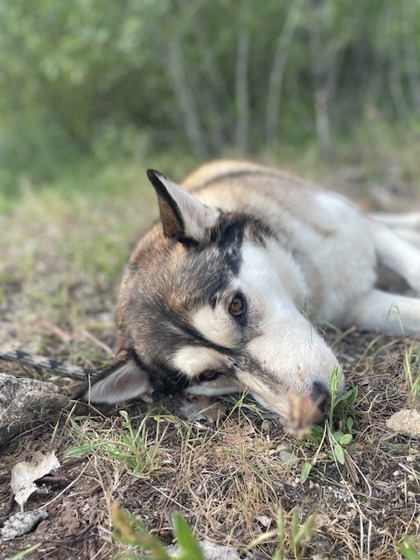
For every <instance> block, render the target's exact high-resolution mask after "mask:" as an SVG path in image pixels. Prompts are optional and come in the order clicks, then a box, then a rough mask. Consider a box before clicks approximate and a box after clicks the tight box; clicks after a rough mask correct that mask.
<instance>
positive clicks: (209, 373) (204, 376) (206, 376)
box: [200, 369, 220, 381]
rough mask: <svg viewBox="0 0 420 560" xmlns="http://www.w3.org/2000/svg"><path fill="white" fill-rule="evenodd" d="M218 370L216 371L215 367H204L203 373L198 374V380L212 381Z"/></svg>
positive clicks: (218, 372) (217, 375) (218, 373)
mask: <svg viewBox="0 0 420 560" xmlns="http://www.w3.org/2000/svg"><path fill="white" fill-rule="evenodd" d="M219 375H220V371H216V370H215V369H206V370H205V371H203V373H201V374H200V381H212V380H213V379H216V377H219Z"/></svg>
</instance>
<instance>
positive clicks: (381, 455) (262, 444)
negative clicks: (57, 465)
mask: <svg viewBox="0 0 420 560" xmlns="http://www.w3.org/2000/svg"><path fill="white" fill-rule="evenodd" d="M130 181H131V182H132V181H133V180H132V179H130ZM130 181H128V183H127V185H128V186H127V187H126V191H125V192H121V193H113V194H112V195H108V198H106V199H104V200H102V201H101V203H100V204H98V202H97V199H96V198H95V197H90V196H86V195H83V194H81V193H80V192H79V194H77V193H76V194H73V195H72V196H71V197H70V198H69V197H68V196H63V193H60V192H59V191H58V192H55V191H54V190H52V189H47V190H44V191H42V192H34V191H31V190H29V191H28V192H26V193H24V194H23V195H22V197H21V198H20V199H19V201H18V202H17V203H16V204H15V205H13V206H12V208H11V210H10V212H9V214H8V215H3V216H1V217H0V220H1V227H2V231H4V232H5V234H4V235H2V238H1V239H0V252H1V254H2V263H1V266H2V269H1V270H0V278H1V279H2V289H1V291H0V313H1V316H2V320H1V323H0V343H2V342H6V341H11V340H17V341H18V342H19V344H21V345H26V347H27V348H28V349H30V350H32V351H36V352H43V353H45V354H47V355H51V356H54V357H66V358H70V360H71V361H72V362H74V363H79V364H81V365H88V366H90V365H92V364H95V365H97V364H100V363H103V362H105V361H106V360H107V359H108V355H109V348H112V347H113V345H114V337H115V331H114V326H113V318H112V309H113V304H114V301H115V293H116V288H117V285H118V276H119V272H120V269H121V266H122V263H123V262H124V261H125V259H126V256H127V255H128V252H129V243H128V240H134V239H135V236H136V234H137V233H138V232H139V231H141V229H142V228H143V227H144V223H145V222H150V221H151V219H152V216H154V215H155V212H156V209H155V207H154V206H152V205H151V204H152V203H151V202H150V201H151V198H148V197H147V198H143V194H141V196H142V198H141V201H142V202H141V203H140V202H139V205H138V206H137V207H135V205H133V204H128V205H127V204H126V202H125V200H126V198H127V196H129V197H131V198H132V197H135V196H137V195H136V194H135V190H134V188H133V185H132V183H131V182H130ZM138 196H139V199H140V193H139V195H138ZM145 201H146V202H145ZM326 336H327V338H328V340H329V341H330V342H331V344H332V346H333V347H334V350H335V351H336V353H337V354H338V356H339V358H340V360H341V361H342V362H343V364H344V367H345V370H346V372H347V378H348V384H349V385H356V386H357V387H358V389H359V395H358V398H357V401H356V403H355V404H354V406H353V407H352V408H351V410H347V411H346V410H344V411H342V412H341V414H339V415H337V416H336V418H335V420H334V425H333V426H332V427H331V428H332V430H333V431H336V430H339V429H341V430H342V431H343V432H346V433H351V435H352V437H353V439H352V441H351V443H349V444H348V445H346V446H345V448H344V451H345V463H344V465H342V464H341V463H340V462H339V461H337V458H336V457H335V456H334V453H333V452H332V450H331V446H330V443H329V441H328V437H325V438H324V439H323V440H322V439H321V437H320V436H317V435H316V434H315V436H314V437H313V438H312V439H311V438H310V439H309V440H307V441H305V442H301V443H298V442H296V441H295V440H294V438H293V437H292V436H291V435H289V434H287V433H286V432H285V431H284V430H283V429H282V428H281V427H280V426H279V424H278V423H277V421H276V419H274V418H271V417H268V416H263V415H262V414H261V413H260V412H259V411H258V410H257V408H256V407H255V405H254V404H253V403H252V402H249V401H247V400H244V401H241V402H240V403H239V404H238V403H236V404H235V403H234V402H233V401H229V402H228V403H227V405H226V415H225V416H224V417H223V418H222V419H220V420H219V421H216V422H214V423H203V422H201V423H200V422H197V421H192V420H188V421H187V420H183V419H181V418H180V407H181V405H182V404H183V399H182V398H178V397H177V398H167V399H162V400H161V401H158V402H156V403H152V404H147V403H140V404H131V405H129V406H127V407H125V410H126V411H127V414H128V416H125V417H124V416H122V415H121V414H120V413H119V412H118V409H112V410H108V411H106V412H103V413H98V412H97V411H95V410H93V409H89V414H88V415H86V411H78V413H79V416H76V415H75V413H73V414H72V415H71V416H70V417H63V418H61V419H59V421H58V422H57V424H55V425H45V426H40V427H38V428H37V429H36V430H33V431H31V432H30V433H26V434H22V435H21V436H20V437H18V438H16V439H15V440H14V441H13V442H12V443H11V444H10V445H9V446H8V447H7V448H5V449H3V450H1V451H0V464H1V467H0V477H1V478H0V483H1V484H0V504H1V505H0V520H2V519H4V518H6V517H7V516H8V515H10V513H11V512H12V511H15V509H16V508H15V506H14V505H13V502H12V500H11V495H10V490H9V484H8V482H9V476H10V469H11V467H12V466H13V464H14V463H16V462H17V461H19V460H24V459H26V458H27V457H28V456H29V455H30V454H31V453H32V452H33V451H35V450H44V451H45V450H48V449H51V448H53V449H55V450H56V453H57V455H58V457H59V459H60V461H61V462H62V468H61V474H60V477H59V478H58V479H57V481H55V482H54V481H51V480H49V481H47V482H45V483H44V484H43V486H42V488H43V489H42V492H39V493H38V494H36V495H34V496H33V497H32V498H30V501H29V504H28V508H35V507H38V506H41V505H43V504H45V503H47V502H49V505H48V507H47V510H48V512H49V514H50V517H49V519H48V520H46V521H44V522H42V524H41V525H40V526H39V527H38V529H37V530H36V531H35V532H34V533H32V534H29V535H26V536H25V537H22V538H20V539H18V540H17V541H13V542H10V543H4V544H3V545H2V548H1V552H0V558H8V557H10V556H12V555H13V554H14V553H16V552H17V551H18V550H25V549H26V548H28V547H30V546H32V545H33V544H36V543H41V544H40V547H39V548H38V549H37V550H36V551H34V552H32V553H31V555H30V556H29V557H30V558H31V559H41V558H42V559H43V560H44V559H47V558H48V559H55V558H57V559H60V560H62V559H63V558H69V559H76V558H89V559H91V560H93V559H105V558H111V557H112V556H113V555H114V554H115V553H116V552H117V550H119V551H120V552H121V553H127V549H126V548H124V547H123V546H122V545H117V544H115V543H114V542H113V541H112V526H111V521H110V511H111V506H112V504H113V502H115V501H116V502H118V503H119V505H120V506H121V507H124V508H126V509H127V510H128V511H130V512H131V513H134V514H136V515H138V516H139V517H141V519H143V520H144V521H145V522H146V523H147V525H148V526H149V527H150V528H151V530H152V532H153V533H154V534H155V535H157V536H158V537H159V538H161V539H162V540H163V541H164V542H167V543H169V542H171V540H172V538H173V532H172V526H171V515H172V513H173V512H174V511H179V512H181V513H182V514H183V515H184V516H185V518H186V519H187V520H188V521H189V523H190V524H191V526H192V527H193V529H194V532H195V534H196V535H198V536H200V537H204V536H207V537H208V538H210V539H212V540H214V541H216V542H219V543H223V544H232V545H233V546H234V547H236V548H237V549H238V550H240V551H242V553H243V555H244V557H246V558H253V559H269V558H272V556H273V554H274V551H275V549H276V547H278V546H279V538H278V534H277V535H275V534H274V533H273V534H272V535H271V536H270V538H268V539H261V543H260V544H256V545H255V546H254V547H253V548H252V550H251V551H250V552H246V548H247V546H248V545H249V544H250V543H251V542H252V541H254V539H258V538H259V537H260V535H262V534H264V533H267V532H270V531H272V530H274V529H276V522H277V521H276V520H277V518H278V513H279V511H282V512H283V514H284V527H285V535H284V538H283V546H284V554H285V556H284V557H285V558H294V557H295V555H296V551H294V543H293V536H292V532H291V524H292V518H293V514H294V512H298V514H299V522H300V523H301V524H303V523H305V521H307V520H308V518H309V517H310V515H312V514H315V520H316V521H315V529H314V533H313V535H312V538H311V540H310V543H309V546H308V548H307V550H306V552H305V553H304V555H303V558H311V557H314V555H318V556H317V558H323V559H325V560H326V559H340V560H345V559H359V558H360V559H369V560H375V559H377V560H379V559H380V560H383V559H393V558H399V557H400V556H399V552H398V551H397V548H396V543H397V542H398V541H399V540H400V539H401V538H402V537H403V535H404V534H408V535H411V536H414V535H416V534H417V533H418V532H419V503H420V494H419V482H420V466H419V458H420V450H419V445H418V441H415V440H412V439H409V438H407V437H405V436H401V435H396V434H393V433H391V432H390V431H389V429H388V428H387V427H386V424H385V421H386V419H387V418H388V417H389V416H390V415H391V414H392V413H393V412H395V411H397V410H399V409H401V408H404V407H406V406H407V405H410V406H418V403H416V402H415V400H416V398H415V393H414V392H413V389H412V386H413V378H414V381H415V377H416V376H418V375H419V373H418V372H419V361H418V357H417V356H418V350H419V341H418V340H415V339H410V338H397V339H396V338H390V337H385V336H374V335H370V334H361V333H358V332H353V331H349V332H347V333H340V332H336V331H333V330H331V331H329V332H327V333H326ZM410 349H411V350H410ZM410 351H411V357H410V358H407V356H408V355H409V354H408V353H409V352H410ZM404 364H405V366H404ZM407 364H408V365H407ZM1 366H2V370H3V371H5V372H10V373H15V374H18V375H32V376H33V375H37V376H43V377H44V378H46V375H45V374H40V373H39V372H33V371H28V370H21V369H20V368H19V366H17V365H13V364H6V363H2V364H1ZM407 367H409V370H410V372H411V377H412V381H411V382H410V380H409V379H408V378H407V375H406V374H407ZM413 376H414V377H413ZM55 381H57V383H59V384H60V386H61V387H62V389H63V391H67V392H71V390H72V389H73V387H74V383H73V382H71V381H69V380H62V379H55ZM413 394H414V398H413ZM349 417H350V418H352V422H350V423H348V424H347V423H346V419H347V418H349ZM136 434H137V435H136ZM136 449H137V450H138V452H137V453H136ZM308 461H310V462H311V463H312V469H311V471H310V473H309V476H308V477H307V479H306V481H305V482H304V483H302V482H301V475H302V469H303V468H304V466H305V464H307V463H308ZM295 516H296V514H295Z"/></svg>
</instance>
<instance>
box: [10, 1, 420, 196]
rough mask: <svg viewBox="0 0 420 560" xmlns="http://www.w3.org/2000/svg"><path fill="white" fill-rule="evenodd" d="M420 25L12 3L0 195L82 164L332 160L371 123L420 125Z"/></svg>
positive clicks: (228, 7) (337, 14)
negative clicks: (316, 156) (232, 156)
mask: <svg viewBox="0 0 420 560" xmlns="http://www.w3.org/2000/svg"><path fill="white" fill-rule="evenodd" d="M419 15H420V0H403V1H402V2H397V3H395V2H379V1H374V2H363V0H357V1H356V2H355V1H354V0H340V1H339V2H337V1H336V0H321V1H319V2H312V1H310V2H306V1H304V0H294V1H293V2H286V1H285V0H283V1H281V2H278V1H277V0H269V1H267V2H264V3H261V5H259V6H258V13H257V12H255V9H254V3H253V2H252V1H251V0H245V1H244V2H240V3H238V2H234V1H233V0H193V1H192V2H188V3H186V2H180V1H178V0H177V1H176V2H171V1H169V0H163V1H161V2H152V1H150V0H144V1H142V2H138V1H137V0H121V1H120V2H114V1H113V0H103V1H102V2H95V1H94V0H73V1H70V0H62V1H60V2H58V1H56V0H39V1H38V2H36V3H31V4H30V5H28V2H27V1H26V0H14V1H13V2H3V3H1V5H0V65H1V68H2V80H1V85H0V87H1V95H0V164H1V165H0V169H1V174H0V184H3V185H5V184H9V185H12V186H13V187H15V186H16V178H17V179H18V181H19V180H20V179H22V178H24V177H25V176H27V175H30V176H31V177H35V179H37V178H43V179H44V178H48V177H51V174H52V173H54V169H55V168H56V167H57V166H60V167H63V166H67V167H68V168H69V169H71V167H72V163H73V162H74V159H75V158H78V157H80V156H81V155H82V154H83V155H85V154H88V155H90V156H92V155H93V156H94V157H96V158H98V159H99V160H100V161H102V162H104V161H107V160H108V158H109V155H110V154H112V156H113V157H117V156H118V157H122V158H137V159H138V158H142V159H144V158H146V157H152V156H153V155H154V154H155V153H157V152H161V151H164V150H168V149H169V150H170V151H174V150H181V151H182V152H183V153H185V152H187V150H190V151H191V153H192V154H194V156H195V157H199V158H204V157H209V156H212V155H220V154H221V153H222V152H224V151H226V149H227V148H229V149H232V148H233V150H234V151H235V150H236V151H237V152H240V153H243V152H246V151H250V152H255V150H260V151H261V149H263V148H264V149H266V150H267V151H270V150H271V151H274V152H275V153H277V149H278V147H279V145H281V146H282V147H286V146H290V145H294V146H300V145H302V144H307V143H308V141H309V142H313V141H316V142H317V143H318V144H319V146H320V147H321V149H322V151H323V152H324V153H325V154H326V155H327V156H328V157H333V156H334V150H335V142H334V137H335V136H337V135H338V134H341V133H342V132H344V133H345V134H348V132H349V131H350V130H351V128H353V127H354V126H355V125H356V124H357V123H358V122H360V121H361V120H363V119H365V118H368V119H374V120H375V119H376V120H379V121H382V120H383V121H392V120H393V119H395V118H398V119H405V118H407V121H408V120H409V121H410V122H413V120H414V119H413V116H414V117H415V116H416V115H417V117H418V116H419V115H420V80H419V77H418V76H419V66H418V64H419V62H418V60H419V57H418V52H419V48H420V17H419ZM226 22H229V25H226ZM261 30H263V32H261ZM315 53H316V56H315Z"/></svg>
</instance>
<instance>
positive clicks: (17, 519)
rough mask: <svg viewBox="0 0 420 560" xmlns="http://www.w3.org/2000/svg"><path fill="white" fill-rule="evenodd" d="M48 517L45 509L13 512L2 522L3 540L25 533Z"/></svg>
mask: <svg viewBox="0 0 420 560" xmlns="http://www.w3.org/2000/svg"><path fill="white" fill-rule="evenodd" d="M47 517H48V513H47V512H46V511H42V510H40V509H36V510H33V511H25V512H19V513H15V515H12V516H11V517H9V519H7V521H5V522H4V524H3V527H2V530H1V536H2V539H3V540H4V541H11V540H12V539H15V538H16V537H20V536H22V535H26V533H29V531H32V529H33V528H34V527H35V526H36V525H37V524H38V523H39V522H40V521H42V520H44V519H46V518H47Z"/></svg>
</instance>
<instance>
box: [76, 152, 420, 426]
mask: <svg viewBox="0 0 420 560" xmlns="http://www.w3.org/2000/svg"><path fill="white" fill-rule="evenodd" d="M148 176H149V179H150V181H151V183H152V185H153V186H154V188H155V190H156V194H157V198H158V202H159V210H160V223H158V224H157V225H155V226H154V227H153V228H152V229H151V230H150V231H149V232H148V233H147V234H146V235H145V236H144V237H143V238H142V239H140V241H139V243H138V245H137V247H136V249H135V251H134V253H133V254H132V256H131V258H130V261H129V263H128V266H127V269H126V272H125V275H124V278H123V281H122V285H121V290H120V294H119V300H118V306H117V324H118V329H119V334H120V338H119V348H120V349H119V351H118V353H117V355H116V357H115V359H114V360H113V361H112V363H111V364H109V365H108V366H107V367H106V368H104V369H103V370H102V371H101V372H100V373H99V374H98V376H96V377H93V378H92V379H91V380H90V382H89V383H88V384H86V385H84V386H83V387H82V388H81V389H80V391H79V393H78V395H77V397H78V398H81V399H84V400H89V401H90V402H92V403H117V402H120V401H125V400H129V399H135V398H139V397H142V396H143V397H144V396H146V395H147V394H150V393H152V392H155V391H157V392H159V391H169V392H175V391H179V390H186V391H188V392H190V393H195V394H201V395H223V394H227V393H233V392H238V391H247V392H249V393H250V394H252V395H253V397H254V398H255V399H256V400H257V401H258V402H259V403H260V404H261V405H263V406H264V407H266V408H267V409H269V410H271V411H274V412H276V413H277V414H278V415H279V417H280V419H281V421H282V423H283V424H284V425H285V426H287V427H289V428H290V429H291V430H292V431H295V432H300V431H302V430H305V429H307V428H308V427H309V426H310V425H312V424H313V423H314V422H317V421H319V420H321V419H322V418H323V417H324V415H325V414H326V413H327V411H328V409H329V406H330V391H329V387H330V378H331V374H332V372H333V370H334V369H335V368H337V367H339V364H338V361H337V359H336V357H335V356H334V354H333V352H332V351H331V349H330V348H329V346H328V345H327V343H326V342H325V340H324V339H323V338H322V336H321V335H320V334H319V333H318V331H317V329H316V327H315V326H314V324H323V323H329V324H333V325H336V326H337V327H340V328H344V329H345V328H347V327H350V326H352V325H354V326H356V327H357V328H358V329H361V330H369V331H379V332H383V333H388V334H393V335H401V334H411V335H416V334H420V298H419V297H406V296H403V295H398V294H391V293H386V292H383V291H381V290H379V289H377V288H376V287H375V284H376V279H377V268H378V264H383V265H386V266H387V267H389V268H391V269H392V270H394V271H395V272H396V273H398V274H399V275H400V276H402V277H403V278H404V279H405V280H406V281H407V282H408V284H409V285H410V286H411V288H412V289H413V290H414V292H415V293H416V294H417V295H419V294H420V248H419V247H420V229H419V228H420V212H419V213H418V214H403V215H388V216H385V215H384V216H382V215H377V216H368V215H366V214H363V213H362V212H361V211H360V210H359V209H357V208H356V207H355V206H354V205H353V203H352V202H350V201H349V200H346V199H345V198H343V197H342V196H339V195H337V194H334V193H331V192H324V191H322V190H320V189H319V188H318V187H316V186H314V185H312V184H311V183H309V182H307V181H304V180H302V179H299V178H297V177H294V176H292V175H289V174H287V173H285V172H283V171H280V170H278V169H274V168H270V167H264V166H261V165H257V164H254V163H249V162H245V161H216V162H213V163H210V164H207V165H204V166H203V167H201V168H200V169H198V170H197V171H196V172H194V173H193V174H192V175H190V176H189V177H188V178H187V179H186V180H185V181H184V182H183V184H182V187H179V186H178V185H177V184H175V183H174V182H172V181H171V180H170V179H168V178H166V177H165V176H164V175H162V174H160V173H159V172H157V171H154V170H149V171H148ZM416 229H417V231H416ZM416 244H418V247H417V246H416ZM343 386H344V379H343V378H342V379H341V386H340V389H341V390H342V389H343Z"/></svg>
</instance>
